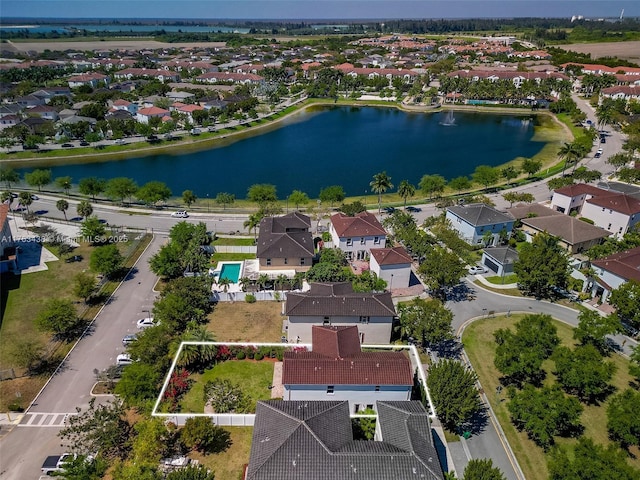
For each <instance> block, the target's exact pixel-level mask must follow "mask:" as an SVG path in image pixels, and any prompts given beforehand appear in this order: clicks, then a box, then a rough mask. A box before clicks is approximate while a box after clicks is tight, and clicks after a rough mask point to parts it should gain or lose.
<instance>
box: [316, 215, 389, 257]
mask: <svg viewBox="0 0 640 480" xmlns="http://www.w3.org/2000/svg"><path fill="white" fill-rule="evenodd" d="M329 233H331V238H332V240H333V245H334V246H335V247H338V248H339V249H340V250H342V251H343V252H345V254H346V256H347V259H348V260H350V261H351V260H366V259H367V257H368V256H369V252H370V250H371V249H372V248H385V247H386V246H387V232H386V231H385V229H384V228H383V227H382V224H381V223H380V221H379V220H378V218H377V217H376V216H375V215H374V214H373V213H370V212H366V211H365V212H360V213H358V214H356V215H354V216H353V217H350V216H348V215H345V214H344V213H336V214H335V215H332V216H331V223H330V225H329Z"/></svg>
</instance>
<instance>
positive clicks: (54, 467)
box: [41, 453, 77, 478]
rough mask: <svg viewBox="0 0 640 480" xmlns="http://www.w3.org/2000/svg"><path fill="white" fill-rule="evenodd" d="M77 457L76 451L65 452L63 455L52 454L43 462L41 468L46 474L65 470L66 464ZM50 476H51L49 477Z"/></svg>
mask: <svg viewBox="0 0 640 480" xmlns="http://www.w3.org/2000/svg"><path fill="white" fill-rule="evenodd" d="M76 457H77V455H76V454H75V453H63V454H62V455H50V456H48V457H47V458H46V459H45V461H44V463H43V464H42V467H41V470H42V473H44V474H45V475H49V474H50V473H54V472H60V471H62V470H64V464H65V463H66V462H70V461H72V460H74V459H75V458H76ZM47 478H49V477H47Z"/></svg>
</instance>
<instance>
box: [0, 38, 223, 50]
mask: <svg viewBox="0 0 640 480" xmlns="http://www.w3.org/2000/svg"><path fill="white" fill-rule="evenodd" d="M8 44H9V45H11V47H12V49H13V50H15V51H18V52H29V51H34V52H38V53H42V52H44V51H45V50H52V51H65V50H77V51H80V52H83V51H87V50H156V49H160V48H184V49H190V48H193V49H197V48H219V47H224V46H225V45H226V43H225V42H187V43H166V42H157V41H155V40H148V39H147V40H135V39H126V40H125V39H122V40H105V41H101V40H93V41H84V42H60V41H57V42H15V41H13V42H11V41H10V42H8Z"/></svg>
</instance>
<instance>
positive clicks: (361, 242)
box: [360, 237, 367, 245]
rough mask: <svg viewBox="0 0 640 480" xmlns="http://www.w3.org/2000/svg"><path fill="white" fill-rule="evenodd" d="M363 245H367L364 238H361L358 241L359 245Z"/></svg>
mask: <svg viewBox="0 0 640 480" xmlns="http://www.w3.org/2000/svg"><path fill="white" fill-rule="evenodd" d="M365 243H367V240H366V239H365V238H364V237H362V238H361V239H360V245H364V244H365Z"/></svg>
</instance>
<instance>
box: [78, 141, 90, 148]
mask: <svg viewBox="0 0 640 480" xmlns="http://www.w3.org/2000/svg"><path fill="white" fill-rule="evenodd" d="M80 146H81V147H88V146H89V142H86V141H84V140H83V141H82V142H80Z"/></svg>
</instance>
